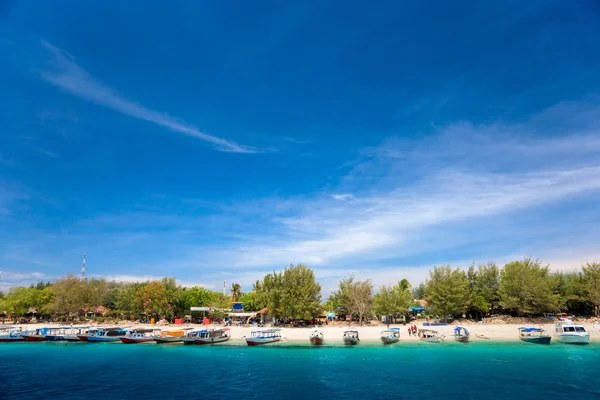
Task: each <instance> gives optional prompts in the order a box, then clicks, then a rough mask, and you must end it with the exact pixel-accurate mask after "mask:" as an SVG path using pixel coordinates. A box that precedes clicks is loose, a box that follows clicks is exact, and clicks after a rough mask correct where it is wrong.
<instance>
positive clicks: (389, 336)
mask: <svg viewBox="0 0 600 400" xmlns="http://www.w3.org/2000/svg"><path fill="white" fill-rule="evenodd" d="M380 339H381V341H382V342H383V344H392V343H397V342H398V341H399V340H400V328H391V329H388V330H385V331H383V332H381V336H380Z"/></svg>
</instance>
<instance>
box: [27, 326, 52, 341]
mask: <svg viewBox="0 0 600 400" xmlns="http://www.w3.org/2000/svg"><path fill="white" fill-rule="evenodd" d="M49 332H50V329H49V328H37V329H36V330H34V331H30V332H23V333H21V337H22V338H23V340H24V341H26V342H45V341H47V340H48V339H46V335H47V334H48V333H49Z"/></svg>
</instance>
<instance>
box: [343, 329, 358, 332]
mask: <svg viewBox="0 0 600 400" xmlns="http://www.w3.org/2000/svg"><path fill="white" fill-rule="evenodd" d="M351 332H356V333H358V330H356V329H346V330H345V331H344V333H351Z"/></svg>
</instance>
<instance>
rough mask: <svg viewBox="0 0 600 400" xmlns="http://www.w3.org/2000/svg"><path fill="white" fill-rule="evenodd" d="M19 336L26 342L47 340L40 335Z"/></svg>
mask: <svg viewBox="0 0 600 400" xmlns="http://www.w3.org/2000/svg"><path fill="white" fill-rule="evenodd" d="M21 337H22V338H23V340H24V341H26V342H45V341H47V340H48V339H46V336H41V335H21Z"/></svg>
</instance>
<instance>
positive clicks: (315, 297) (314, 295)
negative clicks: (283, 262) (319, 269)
mask: <svg viewBox="0 0 600 400" xmlns="http://www.w3.org/2000/svg"><path fill="white" fill-rule="evenodd" d="M282 307H283V309H284V312H285V316H286V317H290V318H293V319H312V318H315V317H318V316H319V314H320V312H321V285H320V284H318V283H317V281H316V280H315V274H314V272H313V270H312V269H310V268H309V267H307V266H306V265H304V264H298V265H296V266H294V265H290V266H289V267H287V268H285V269H284V270H283V299H282Z"/></svg>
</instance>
